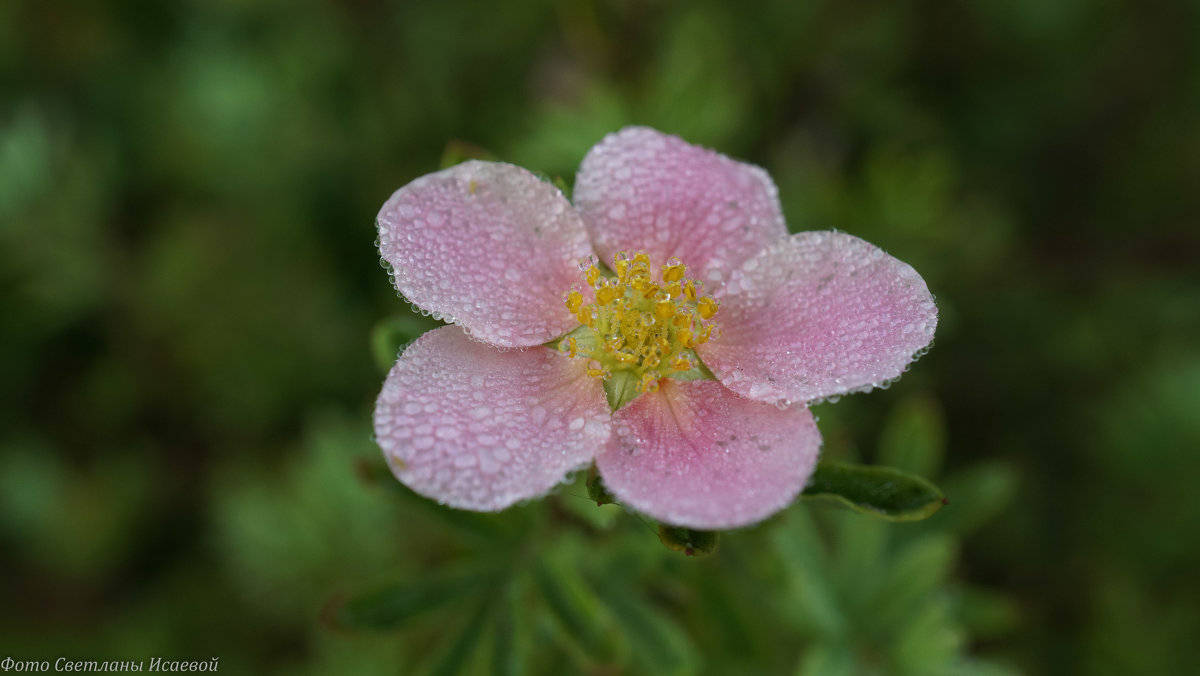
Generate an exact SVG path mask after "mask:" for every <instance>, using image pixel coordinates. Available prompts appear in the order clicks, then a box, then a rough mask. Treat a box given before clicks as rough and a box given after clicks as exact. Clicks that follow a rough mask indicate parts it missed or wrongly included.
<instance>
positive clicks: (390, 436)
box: [375, 326, 611, 511]
mask: <svg viewBox="0 0 1200 676" xmlns="http://www.w3.org/2000/svg"><path fill="white" fill-rule="evenodd" d="M585 369H586V366H585V365H584V364H583V363H582V361H581V360H570V359H567V358H565V357H563V356H561V355H559V354H557V353H555V352H553V351H551V350H549V349H547V348H544V347H535V348H531V349H529V350H523V351H517V350H509V351H501V350H497V349H495V348H493V347H490V346H488V345H484V344H482V343H479V342H476V341H474V340H471V339H470V338H469V337H468V336H467V335H466V334H465V333H464V332H463V331H462V329H460V328H458V327H454V326H446V327H442V328H439V329H434V330H433V331H430V332H429V333H426V334H425V335H423V336H421V337H420V338H418V339H417V340H416V342H414V343H413V344H412V345H411V346H409V348H408V349H406V350H405V351H404V354H402V355H401V356H400V359H399V361H397V362H396V365H395V366H394V367H392V371H391V373H389V374H388V377H387V381H386V382H385V383H384V386H383V392H382V393H381V394H380V395H379V399H378V400H377V401H376V403H375V436H376V439H377V441H378V442H379V446H380V447H381V448H382V449H383V454H384V456H385V457H386V458H387V461H388V464H389V465H390V466H391V468H392V472H393V473H394V474H395V475H396V477H397V478H399V479H400V480H401V481H403V482H404V483H405V484H406V485H408V487H409V488H412V489H413V490H414V491H416V492H417V493H420V494H421V495H424V496H426V497H429V498H433V499H434V500H437V501H438V502H442V503H445V504H448V505H450V506H452V507H459V508H462V509H474V510H478V511H495V510H500V509H503V508H505V507H508V506H509V505H511V504H513V503H515V502H517V501H520V500H525V499H528V498H532V497H536V496H539V495H542V494H543V493H545V492H546V491H548V490H550V489H551V488H553V487H554V486H555V485H557V484H558V483H559V481H561V480H562V479H563V477H564V476H565V475H566V474H567V473H568V472H570V471H571V470H574V469H577V468H579V467H580V466H582V465H586V464H587V463H589V462H590V461H591V460H592V458H593V457H594V456H595V454H596V453H597V452H599V451H600V449H601V448H603V446H604V444H605V442H606V441H607V440H608V437H609V429H610V426H611V424H610V419H609V409H608V405H607V403H606V400H605V398H604V390H603V388H602V387H601V386H600V383H599V382H598V381H596V380H595V379H594V378H588V377H587V375H586V374H585V373H584V370H585Z"/></svg>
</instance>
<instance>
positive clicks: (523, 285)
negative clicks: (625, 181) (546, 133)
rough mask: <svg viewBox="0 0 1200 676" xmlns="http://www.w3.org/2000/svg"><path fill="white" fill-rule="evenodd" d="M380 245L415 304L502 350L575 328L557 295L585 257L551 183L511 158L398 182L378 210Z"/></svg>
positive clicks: (582, 238) (575, 220)
mask: <svg viewBox="0 0 1200 676" xmlns="http://www.w3.org/2000/svg"><path fill="white" fill-rule="evenodd" d="M378 225H379V251H380V254H381V255H382V256H383V258H384V260H385V261H387V263H388V264H389V265H391V267H392V271H393V274H394V276H395V283H396V288H397V289H399V291H400V293H403V294H404V295H405V296H406V297H407V298H408V299H409V300H410V301H412V302H413V303H415V304H416V305H417V306H418V307H420V308H421V309H423V310H426V311H428V312H431V313H433V314H435V315H436V316H438V317H439V318H440V319H444V320H446V321H452V322H454V323H456V324H459V325H461V326H462V327H463V328H465V329H467V331H469V332H470V333H471V334H472V335H473V336H475V337H476V338H478V339H480V340H483V341H486V342H488V343H491V344H493V345H499V346H502V347H528V346H531V345H541V344H542V343H545V342H547V341H549V340H551V339H553V338H555V337H557V336H560V335H562V334H564V333H566V332H567V331H570V330H571V329H573V328H575V327H576V326H578V325H579V322H577V321H575V319H574V318H573V317H572V316H571V314H570V313H569V312H567V310H566V308H565V307H563V303H562V292H563V291H564V290H565V289H567V288H568V287H569V286H571V285H572V284H574V283H576V282H579V268H578V262H579V259H580V258H582V257H583V256H586V255H589V254H591V251H592V249H591V245H590V244H589V242H588V236H587V232H586V230H585V229H584V227H583V223H582V222H581V221H580V219H579V215H578V214H577V213H576V212H575V210H574V209H573V208H572V207H571V204H570V203H569V202H567V200H566V198H565V197H563V195H562V193H561V192H559V190H558V188H555V187H554V186H553V185H550V184H549V183H546V182H545V181H542V180H540V179H539V178H538V177H536V176H534V175H533V174H531V173H530V172H528V171H526V170H524V169H522V168H520V167H515V166H513V165H511V164H500V163H497V162H479V161H470V162H464V163H463V164H460V165H458V166H455V167H451V168H449V169H445V170H443V171H439V172H437V173H435V174H429V175H427V176H422V177H421V178H418V179H417V180H415V181H413V182H412V183H409V184H408V185H406V186H404V187H403V188H400V189H399V190H397V191H396V192H395V194H393V195H392V197H391V198H390V199H389V200H388V201H387V203H385V204H384V205H383V209H381V210H380V212H379V219H378Z"/></svg>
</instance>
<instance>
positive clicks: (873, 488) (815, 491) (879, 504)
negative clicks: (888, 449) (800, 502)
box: [801, 462, 945, 521]
mask: <svg viewBox="0 0 1200 676" xmlns="http://www.w3.org/2000/svg"><path fill="white" fill-rule="evenodd" d="M801 495H802V497H805V498H810V499H824V500H833V501H836V502H838V503H840V504H843V505H845V506H847V507H850V508H851V509H853V510H855V511H857V512H862V513H864V514H871V515H874V516H878V517H880V518H882V519H886V520H888V521H920V520H921V519H924V518H927V517H929V516H930V515H931V514H933V513H934V512H936V511H938V510H939V509H941V508H942V505H943V504H945V496H944V495H943V494H942V491H941V490H939V489H938V487H937V486H934V485H933V484H932V483H930V482H929V481H927V480H925V479H923V478H921V477H919V476H916V475H915V474H909V473H908V472H902V471H900V470H898V469H895V468H892V467H878V466H870V465H850V464H845V463H840V462H822V463H819V464H818V465H817V469H816V471H814V472H813V475H812V477H810V478H809V480H808V485H807V486H805V487H804V492H803V493H802V494H801Z"/></svg>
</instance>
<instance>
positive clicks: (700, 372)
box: [667, 350, 717, 380]
mask: <svg viewBox="0 0 1200 676" xmlns="http://www.w3.org/2000/svg"><path fill="white" fill-rule="evenodd" d="M680 354H684V355H687V356H689V357H691V358H692V363H693V364H695V366H694V367H692V368H690V369H688V370H686V371H675V372H673V373H669V374H667V377H668V378H673V379H675V380H716V379H717V377H716V376H714V375H713V372H712V371H709V370H708V367H707V366H705V365H704V362H702V361H700V357H699V355H697V354H696V351H695V350H684V351H683V352H681V353H680Z"/></svg>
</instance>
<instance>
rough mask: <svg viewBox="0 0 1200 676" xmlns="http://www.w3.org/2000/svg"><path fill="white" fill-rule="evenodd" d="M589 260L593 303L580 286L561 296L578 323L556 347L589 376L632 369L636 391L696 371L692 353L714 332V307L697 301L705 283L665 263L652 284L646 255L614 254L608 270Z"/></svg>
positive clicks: (677, 264)
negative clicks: (582, 361) (584, 361)
mask: <svg viewBox="0 0 1200 676" xmlns="http://www.w3.org/2000/svg"><path fill="white" fill-rule="evenodd" d="M597 263H598V260H597V258H596V257H595V256H594V255H590V256H586V257H584V258H582V259H580V261H579V270H580V272H581V273H582V277H583V281H584V283H586V284H587V286H588V287H589V288H590V290H591V294H590V295H591V296H592V297H593V298H594V301H593V302H591V303H588V302H586V300H587V298H586V296H585V291H584V288H583V286H582V285H576V286H574V287H572V288H571V289H568V290H567V291H565V292H563V302H564V303H565V304H566V306H567V310H568V311H569V312H570V313H571V314H573V315H574V316H575V317H576V318H577V319H578V320H579V323H580V324H582V325H583V326H582V327H580V329H577V330H575V331H573V332H571V333H570V334H568V335H567V336H566V337H564V338H563V339H562V340H561V341H559V343H558V350H559V352H562V353H563V354H565V355H567V356H568V357H571V358H577V359H587V360H588V375H589V376H592V377H594V378H601V379H603V380H608V379H609V378H611V377H612V375H613V373H614V372H617V371H631V372H633V373H634V375H635V376H636V377H637V390H638V391H639V392H654V391H655V390H657V389H658V381H659V380H660V379H662V378H665V377H669V376H671V375H673V374H679V373H682V372H685V371H690V370H692V369H694V368H696V365H697V362H696V356H695V352H694V351H693V348H694V347H695V346H696V345H699V344H701V343H704V342H707V341H708V340H710V339H713V338H716V337H718V335H719V329H717V327H716V326H714V325H713V324H712V323H711V322H710V321H709V320H711V319H712V317H713V315H715V314H716V313H717V302H716V301H715V300H713V299H712V298H711V297H709V296H701V295H700V292H701V289H702V286H703V283H702V282H700V281H699V280H695V279H689V278H688V277H686V276H685V273H686V272H687V266H685V265H684V264H683V263H682V262H681V261H680V260H679V259H678V258H670V259H668V260H667V262H666V264H665V265H664V266H663V267H662V270H661V272H660V274H659V277H660V280H661V281H655V279H654V277H653V275H652V272H651V267H650V257H649V256H648V255H646V254H645V253H644V252H636V253H633V254H632V255H631V254H628V253H626V252H624V251H618V252H617V253H616V255H614V256H613V266H612V270H611V272H609V271H602V270H601V268H600V267H599V266H598V265H597Z"/></svg>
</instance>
